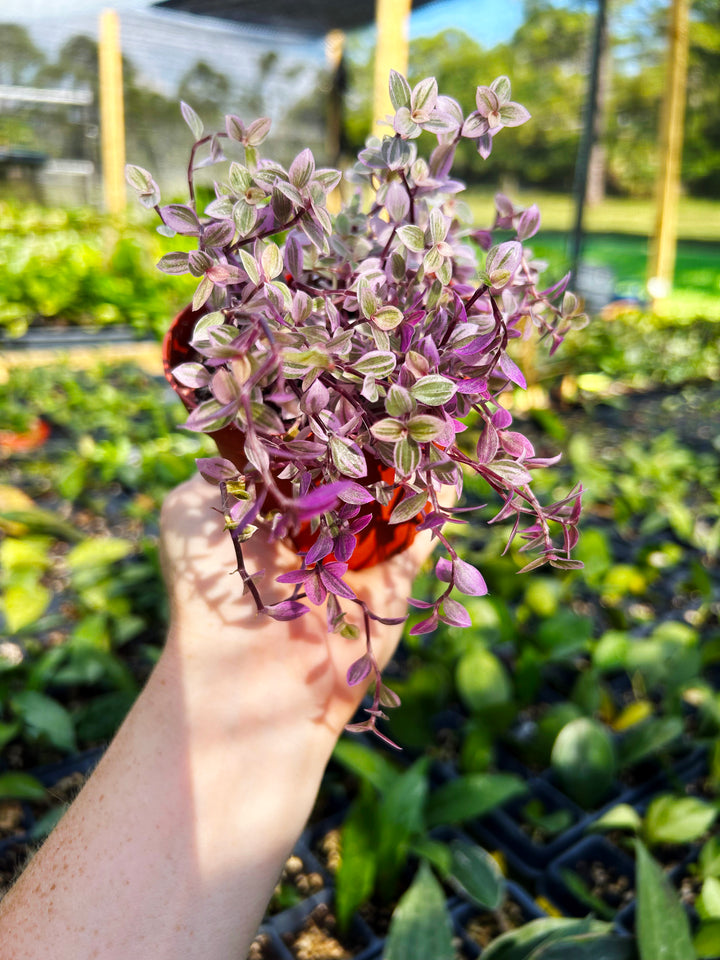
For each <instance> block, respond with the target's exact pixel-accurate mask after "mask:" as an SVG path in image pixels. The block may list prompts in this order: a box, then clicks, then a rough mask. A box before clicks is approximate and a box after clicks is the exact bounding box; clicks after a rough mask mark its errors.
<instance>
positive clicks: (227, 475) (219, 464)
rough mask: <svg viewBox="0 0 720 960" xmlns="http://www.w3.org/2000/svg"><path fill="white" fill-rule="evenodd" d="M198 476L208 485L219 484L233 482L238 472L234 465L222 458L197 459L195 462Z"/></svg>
mask: <svg viewBox="0 0 720 960" xmlns="http://www.w3.org/2000/svg"><path fill="white" fill-rule="evenodd" d="M195 466H196V467H197V468H198V472H199V473H200V476H201V477H202V478H203V479H204V480H207V481H208V482H209V483H221V482H222V481H223V480H235V479H236V478H237V477H238V475H239V471H238V468H237V467H236V466H235V464H234V463H231V462H230V460H225V459H224V458H223V457H198V458H197V459H196V460H195Z"/></svg>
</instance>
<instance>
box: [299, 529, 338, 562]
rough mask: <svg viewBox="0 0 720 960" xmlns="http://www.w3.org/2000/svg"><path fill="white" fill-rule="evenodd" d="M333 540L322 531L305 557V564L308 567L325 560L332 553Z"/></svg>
mask: <svg viewBox="0 0 720 960" xmlns="http://www.w3.org/2000/svg"><path fill="white" fill-rule="evenodd" d="M332 548H333V538H332V537H331V536H330V534H329V533H327V532H326V531H325V530H322V531H321V532H320V533H319V534H318V536H317V539H316V540H315V543H314V544H313V545H312V546H311V547H310V549H309V550H308V552H307V554H306V555H305V563H307V564H308V565H310V564H312V563H317V562H318V560H323V559H324V558H325V557H326V556H327V555H328V554H329V553H332Z"/></svg>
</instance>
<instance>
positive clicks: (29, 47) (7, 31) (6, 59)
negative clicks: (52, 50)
mask: <svg viewBox="0 0 720 960" xmlns="http://www.w3.org/2000/svg"><path fill="white" fill-rule="evenodd" d="M0 36H2V43H1V44H0V84H3V85H7V86H13V87H15V86H28V85H30V84H32V83H33V82H34V79H35V75H36V73H37V71H38V70H39V69H40V67H41V66H42V65H43V64H44V63H45V54H44V53H43V52H42V51H41V50H39V49H38V48H37V47H36V46H35V44H34V43H33V41H32V39H31V38H30V34H29V33H28V32H27V30H26V29H25V27H21V26H20V25H19V24H17V23H0Z"/></svg>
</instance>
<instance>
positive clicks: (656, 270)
mask: <svg viewBox="0 0 720 960" xmlns="http://www.w3.org/2000/svg"><path fill="white" fill-rule="evenodd" d="M688 7H689V0H672V2H671V10H670V23H669V25H668V59H667V69H666V83H665V96H664V98H663V110H662V120H661V123H662V126H661V134H660V150H661V154H660V174H659V177H658V182H657V211H656V220H655V232H654V234H653V236H652V238H651V243H650V257H649V260H648V291H649V293H650V296H651V297H652V298H653V300H656V299H662V298H663V297H666V296H667V295H668V294H669V293H670V291H671V289H672V282H673V274H674V272H675V253H676V249H677V217H678V200H679V198H680V164H681V161H682V148H683V127H684V120H685V83H686V80H687V62H688Z"/></svg>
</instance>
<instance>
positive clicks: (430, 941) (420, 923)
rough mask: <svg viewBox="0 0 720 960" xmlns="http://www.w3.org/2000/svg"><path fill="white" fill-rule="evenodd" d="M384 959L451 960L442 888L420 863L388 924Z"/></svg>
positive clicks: (452, 953) (452, 955)
mask: <svg viewBox="0 0 720 960" xmlns="http://www.w3.org/2000/svg"><path fill="white" fill-rule="evenodd" d="M384 956H385V957H386V958H387V960H453V958H454V957H455V950H454V948H453V944H452V922H451V920H450V916H449V914H448V912H447V907H446V905H445V894H444V893H443V890H442V887H441V886H440V884H439V883H438V881H437V880H436V879H435V876H434V874H433V872H432V870H431V869H430V867H429V866H428V864H427V863H422V864H421V865H420V869H419V870H418V872H417V874H416V875H415V879H414V881H413V883H412V885H411V886H410V888H409V890H408V891H407V892H406V893H405V894H404V895H403V896H402V897H401V899H400V901H399V903H398V905H397V907H396V908H395V911H394V913H393V918H392V921H391V923H390V931H389V933H388V938H387V943H386V946H385V952H384Z"/></svg>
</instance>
